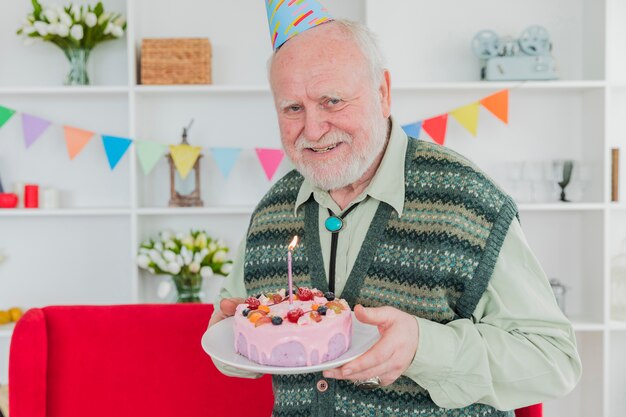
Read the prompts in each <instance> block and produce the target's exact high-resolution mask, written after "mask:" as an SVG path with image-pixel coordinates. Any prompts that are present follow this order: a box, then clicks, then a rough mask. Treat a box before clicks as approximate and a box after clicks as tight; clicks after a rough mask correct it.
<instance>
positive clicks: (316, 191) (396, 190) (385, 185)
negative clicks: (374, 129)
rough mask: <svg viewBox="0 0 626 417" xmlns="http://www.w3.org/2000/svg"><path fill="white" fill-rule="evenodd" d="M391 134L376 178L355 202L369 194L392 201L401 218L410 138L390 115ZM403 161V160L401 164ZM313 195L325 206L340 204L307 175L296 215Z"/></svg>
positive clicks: (298, 200) (295, 210) (299, 193)
mask: <svg viewBox="0 0 626 417" xmlns="http://www.w3.org/2000/svg"><path fill="white" fill-rule="evenodd" d="M390 122H391V133H390V135H389V143H388V144H387V149H386V150H385V155H384V156H383V159H382V161H381V162H380V165H379V167H378V170H377V171H376V174H374V178H372V181H371V182H370V184H369V185H368V186H367V188H366V189H365V191H364V192H363V194H361V195H360V196H359V197H357V198H356V199H355V201H361V200H364V199H365V197H366V196H369V197H371V198H375V199H376V200H379V201H382V202H384V203H387V204H389V205H390V206H391V207H393V209H394V210H395V211H396V212H397V213H398V217H400V216H402V210H403V209H404V161H405V157H406V148H407V144H408V138H407V136H406V133H404V130H403V129H402V128H401V127H400V126H399V125H398V124H397V123H395V122H394V120H393V118H390ZM399 161H402V162H401V163H398V162H399ZM311 194H313V197H314V198H315V200H316V201H317V202H318V203H319V204H320V205H322V206H324V207H328V208H330V209H333V207H332V206H334V210H333V211H335V212H337V211H338V210H336V209H337V205H336V203H334V201H333V200H332V198H331V197H330V194H329V193H328V191H324V190H322V189H320V188H317V187H315V186H313V184H311V183H310V182H309V181H308V180H307V179H306V178H305V179H304V181H303V182H302V185H301V186H300V190H299V191H298V197H297V198H296V204H295V207H294V215H297V212H298V209H300V207H301V206H302V205H303V204H304V203H306V202H307V201H308V200H309V198H310V197H311Z"/></svg>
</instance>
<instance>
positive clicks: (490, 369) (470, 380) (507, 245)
mask: <svg viewBox="0 0 626 417" xmlns="http://www.w3.org/2000/svg"><path fill="white" fill-rule="evenodd" d="M407 141H408V138H407V136H406V134H405V133H404V131H403V130H402V129H401V128H400V127H399V126H397V125H396V124H395V123H393V122H392V129H391V135H390V139H389V143H388V145H387V149H386V151H385V155H384V157H383V159H382V161H381V164H380V166H379V168H378V170H377V172H376V174H375V176H374V177H373V179H372V181H371V182H370V184H369V185H368V187H367V189H366V190H365V191H364V192H363V193H362V194H361V195H359V196H358V197H357V198H356V199H355V200H354V201H353V202H352V203H351V204H350V205H353V204H354V203H357V202H360V204H359V205H358V206H357V207H356V208H355V209H354V210H353V211H352V212H351V213H350V214H349V215H348V216H347V217H346V218H345V220H344V227H343V229H342V230H341V232H340V234H339V241H338V245H337V260H336V276H335V280H336V281H335V282H336V284H335V289H336V290H335V292H336V293H337V295H341V292H342V290H343V288H344V286H345V284H346V280H347V278H348V276H349V274H350V271H351V270H352V267H353V266H354V263H355V261H356V259H357V255H358V253H359V250H360V248H361V245H362V243H363V241H364V240H365V235H366V233H367V230H368V229H369V225H370V223H371V221H372V219H373V218H374V214H375V212H376V209H377V208H378V205H379V204H380V203H381V202H384V203H386V204H389V205H390V206H391V207H393V209H394V210H395V211H396V212H397V213H398V215H399V216H402V211H403V207H404V164H403V163H402V162H403V161H404V160H405V154H406V148H407ZM311 194H313V198H314V199H315V201H317V203H318V204H319V225H320V230H319V233H320V243H321V247H322V255H323V258H324V268H325V271H326V276H327V277H328V268H329V259H330V239H331V233H330V232H328V231H327V230H326V229H325V227H324V221H325V220H326V218H327V217H328V209H331V210H332V211H333V212H334V213H335V214H339V213H341V212H342V210H341V209H340V208H339V206H338V205H337V203H335V202H334V201H333V199H332V198H331V196H330V194H329V193H328V192H327V191H324V190H321V189H319V188H317V187H315V186H313V185H312V184H311V183H310V182H308V181H306V180H305V181H304V182H303V184H302V186H301V188H300V191H299V194H298V198H297V200H296V205H295V207H294V211H297V210H300V209H302V207H301V206H302V204H303V203H304V202H306V201H307V200H308V199H309V197H310V196H311ZM245 246H246V242H245V239H244V240H243V242H242V243H241V245H240V246H239V249H238V251H237V254H236V257H235V260H234V268H233V270H232V272H231V274H230V275H229V276H228V277H227V278H226V280H225V285H224V287H223V289H222V290H221V293H220V299H221V298H228V297H246V296H247V294H246V289H245V285H244V268H243V265H244V255H245ZM218 306H219V302H218V303H216V308H217V307H218ZM416 320H417V322H418V325H419V343H418V348H417V352H416V354H415V357H414V359H413V362H412V363H411V365H410V366H409V368H408V369H407V370H406V371H405V372H404V375H405V376H407V377H409V378H411V379H413V380H414V381H415V382H416V383H418V384H419V385H420V386H422V387H423V388H425V389H426V390H428V392H429V394H430V396H431V398H432V400H433V401H434V402H435V403H436V404H437V405H438V406H440V407H444V408H456V407H464V406H467V405H470V404H473V403H476V402H479V403H484V404H488V405H491V406H493V407H495V408H497V409H500V410H510V409H514V408H518V407H520V406H524V405H529V404H534V403H538V402H542V401H545V400H547V399H552V398H557V397H560V396H562V395H564V394H565V393H567V392H569V391H570V390H571V389H572V388H573V387H574V386H575V385H576V383H577V382H578V379H579V378H580V375H581V363H580V359H579V356H578V353H577V351H576V339H575V336H574V331H573V329H572V326H571V324H570V322H569V321H568V320H567V318H566V317H565V316H564V315H563V313H562V312H561V310H560V309H559V308H558V306H557V304H556V301H555V298H554V295H553V293H552V290H551V288H550V284H549V282H548V279H547V277H546V275H545V273H544V271H543V270H542V269H541V266H540V265H539V262H538V261H537V259H536V258H535V256H534V254H533V253H532V251H531V250H530V248H529V246H528V243H527V242H526V239H525V237H524V234H523V232H522V229H521V227H520V224H519V222H518V221H517V220H514V221H513V223H512V224H511V227H510V228H509V231H508V233H507V236H506V238H505V240H504V243H503V245H502V249H501V251H500V254H499V257H498V260H497V262H496V265H495V269H494V271H493V275H492V277H491V280H490V281H489V285H488V287H487V290H486V291H485V293H484V294H483V296H482V298H481V299H480V301H479V302H478V305H477V306H476V309H475V311H474V313H473V315H472V318H471V320H470V319H462V320H455V321H452V322H450V323H448V324H445V325H444V324H440V323H437V322H433V321H429V320H425V319H422V318H419V317H416ZM215 362H217V361H215ZM216 366H217V367H218V368H219V369H220V371H222V372H223V373H224V374H227V375H231V376H240V377H248V378H254V377H259V376H260V375H258V374H253V373H250V372H246V371H241V370H238V369H235V368H232V367H230V366H227V365H225V364H220V363H216Z"/></svg>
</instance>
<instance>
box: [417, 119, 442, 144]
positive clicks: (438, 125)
mask: <svg viewBox="0 0 626 417" xmlns="http://www.w3.org/2000/svg"><path fill="white" fill-rule="evenodd" d="M447 126H448V113H446V114H442V115H441V116H435V117H431V118H430V119H426V120H424V122H423V123H422V128H423V129H424V130H425V131H426V133H428V136H430V137H431V138H432V139H433V140H434V141H435V142H436V143H438V144H440V145H443V144H444V142H445V141H446V127H447Z"/></svg>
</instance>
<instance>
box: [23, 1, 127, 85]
mask: <svg viewBox="0 0 626 417" xmlns="http://www.w3.org/2000/svg"><path fill="white" fill-rule="evenodd" d="M32 4H33V11H32V13H30V14H28V15H27V16H26V20H25V21H24V23H23V25H22V27H21V28H20V29H18V31H17V34H18V35H23V36H24V37H25V39H26V41H27V42H28V43H32V42H34V41H35V40H38V39H40V40H43V41H46V42H51V43H53V44H55V45H56V46H58V47H59V48H61V50H63V52H64V53H65V55H66V56H67V58H68V59H69V60H70V63H71V66H72V69H71V71H70V73H69V74H68V76H67V78H66V80H65V84H71V85H87V84H89V76H88V74H87V70H86V64H87V59H88V58H89V54H90V53H91V50H92V49H93V48H94V47H96V45H98V44H100V43H102V42H105V41H108V40H113V39H118V38H121V37H122V36H123V35H124V31H125V30H126V20H125V18H124V17H123V16H122V15H121V14H119V13H108V12H105V11H104V6H103V5H102V2H98V3H97V4H96V5H95V6H78V5H75V4H70V5H69V6H66V7H61V6H54V7H45V8H44V7H43V6H42V5H41V4H40V3H39V1H38V0H32Z"/></svg>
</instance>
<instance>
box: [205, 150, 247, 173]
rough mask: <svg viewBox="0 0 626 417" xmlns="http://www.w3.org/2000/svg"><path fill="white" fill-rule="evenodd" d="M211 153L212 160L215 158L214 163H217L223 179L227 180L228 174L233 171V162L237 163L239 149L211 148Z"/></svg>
mask: <svg viewBox="0 0 626 417" xmlns="http://www.w3.org/2000/svg"><path fill="white" fill-rule="evenodd" d="M211 153H212V154H213V158H215V162H217V166H218V168H219V169H220V171H221V172H222V175H223V176H224V178H228V174H230V171H231V170H232V169H233V166H234V165H235V162H237V158H238V157H239V153H241V149H239V148H211Z"/></svg>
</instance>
